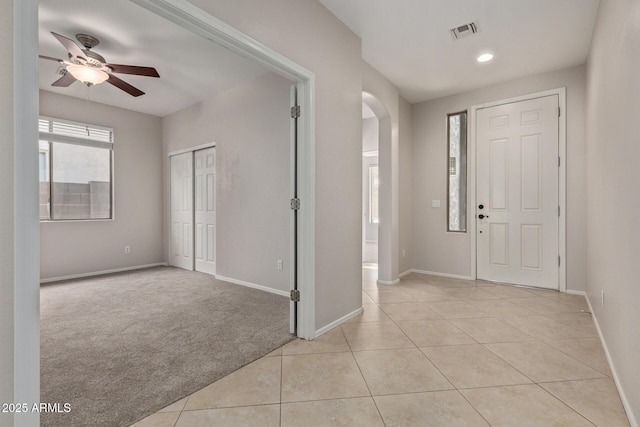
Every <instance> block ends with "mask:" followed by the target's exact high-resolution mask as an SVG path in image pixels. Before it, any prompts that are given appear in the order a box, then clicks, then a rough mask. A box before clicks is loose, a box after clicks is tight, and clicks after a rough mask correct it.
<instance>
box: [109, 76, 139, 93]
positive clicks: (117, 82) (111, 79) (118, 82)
mask: <svg viewBox="0 0 640 427" xmlns="http://www.w3.org/2000/svg"><path fill="white" fill-rule="evenodd" d="M107 83H111V84H112V85H114V86H115V87H117V88H118V89H122V90H123V91H125V92H127V93H128V94H129V95H131V96H140V95H144V92H143V91H141V90H140V89H138V88H137V87H134V86H131V85H130V84H129V83H127V82H125V81H124V80H120V79H119V78H117V77H116V76H114V75H113V74H109V79H108V80H107Z"/></svg>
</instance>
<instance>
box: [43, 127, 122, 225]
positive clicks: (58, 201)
mask: <svg viewBox="0 0 640 427" xmlns="http://www.w3.org/2000/svg"><path fill="white" fill-rule="evenodd" d="M39 131H40V152H39V163H40V220H43V221H55V220H85V219H111V218H112V217H113V188H112V182H113V180H112V176H113V173H112V170H113V129H110V128H105V127H101V126H95V125H87V124H83V123H75V122H70V121H67V120H60V119H52V118H47V117H40V120H39Z"/></svg>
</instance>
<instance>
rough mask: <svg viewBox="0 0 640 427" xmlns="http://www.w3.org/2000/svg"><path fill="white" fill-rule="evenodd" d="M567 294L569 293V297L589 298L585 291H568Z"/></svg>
mask: <svg viewBox="0 0 640 427" xmlns="http://www.w3.org/2000/svg"><path fill="white" fill-rule="evenodd" d="M566 293H568V294H569V295H582V296H583V297H585V298H587V293H586V292H585V291H574V290H573V289H567V291H566ZM587 301H588V299H587Z"/></svg>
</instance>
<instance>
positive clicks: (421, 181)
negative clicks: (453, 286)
mask: <svg viewBox="0 0 640 427" xmlns="http://www.w3.org/2000/svg"><path fill="white" fill-rule="evenodd" d="M585 78H586V74H585V66H584V65H581V66H577V67H571V68H567V69H564V70H559V71H552V72H548V73H544V74H537V75H534V76H530V77H526V78H522V79H518V80H513V81H509V82H505V83H502V84H498V85H494V86H489V87H486V88H482V89H478V90H474V91H470V92H465V93H461V94H458V95H452V96H448V97H446V98H440V99H436V100H433V101H427V102H423V103H420V104H415V105H414V106H413V154H412V158H413V162H412V168H413V175H412V176H413V189H412V194H413V203H412V211H413V227H412V230H413V233H414V235H413V236H414V238H413V253H412V266H413V268H415V269H418V270H424V271H432V272H436V273H447V274H454V275H461V276H470V275H471V271H470V269H471V266H470V248H469V245H470V237H469V234H468V233H447V231H446V229H447V224H446V217H447V216H446V215H447V210H446V206H447V203H446V200H447V194H446V191H447V183H446V178H447V172H446V167H447V163H446V159H447V155H446V148H447V136H446V117H447V114H448V113H455V112H458V111H462V110H466V109H468V108H469V107H471V106H472V105H477V104H481V103H484V102H489V101H494V100H500V99H506V98H510V97H515V96H519V95H526V94H529V93H534V92H540V91H544V90H549V89H555V88H559V87H566V90H567V92H566V94H567V111H566V116H567V289H570V290H576V291H584V290H585V266H586V252H585V241H586V235H585V199H586V187H585V183H584V179H585V175H584V167H585V130H584V122H585V116H584V114H585V113H584V108H585V107H584V105H585ZM431 200H440V204H441V207H440V208H432V207H431ZM467 200H468V199H467ZM471 208H473V207H471V206H469V209H471ZM472 212H473V211H472ZM472 217H473V215H472V214H471V215H468V218H472Z"/></svg>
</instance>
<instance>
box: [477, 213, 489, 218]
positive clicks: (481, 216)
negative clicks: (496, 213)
mask: <svg viewBox="0 0 640 427" xmlns="http://www.w3.org/2000/svg"><path fill="white" fill-rule="evenodd" d="M478 218H480V219H483V218H489V215H483V214H480V215H478Z"/></svg>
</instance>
